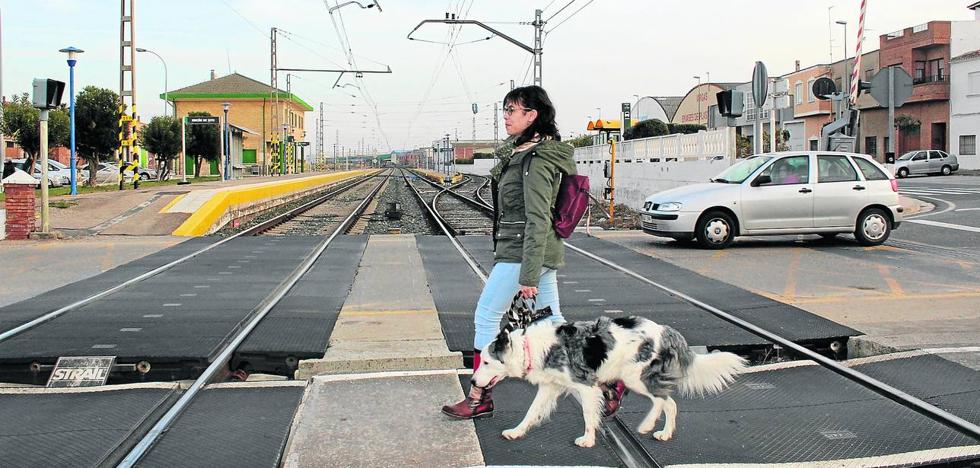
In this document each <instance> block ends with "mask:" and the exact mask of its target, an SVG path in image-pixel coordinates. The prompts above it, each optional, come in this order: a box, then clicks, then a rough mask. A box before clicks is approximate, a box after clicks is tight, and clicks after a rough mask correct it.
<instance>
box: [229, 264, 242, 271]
mask: <svg viewBox="0 0 980 468" xmlns="http://www.w3.org/2000/svg"><path fill="white" fill-rule="evenodd" d="M241 267H242V266H241V265H228V269H231V270H234V269H236V268H241Z"/></svg>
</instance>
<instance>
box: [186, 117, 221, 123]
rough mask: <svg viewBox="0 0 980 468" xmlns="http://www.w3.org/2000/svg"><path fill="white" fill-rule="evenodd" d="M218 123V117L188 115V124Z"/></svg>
mask: <svg viewBox="0 0 980 468" xmlns="http://www.w3.org/2000/svg"><path fill="white" fill-rule="evenodd" d="M216 123H218V118H217V117H201V116H188V117H187V125H204V124H216Z"/></svg>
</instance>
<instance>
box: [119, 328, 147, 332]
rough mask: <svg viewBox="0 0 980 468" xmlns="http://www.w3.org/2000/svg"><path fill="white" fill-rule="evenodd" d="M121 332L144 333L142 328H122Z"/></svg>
mask: <svg viewBox="0 0 980 468" xmlns="http://www.w3.org/2000/svg"><path fill="white" fill-rule="evenodd" d="M119 331H121V332H138V331H143V329H142V328H120V329H119Z"/></svg>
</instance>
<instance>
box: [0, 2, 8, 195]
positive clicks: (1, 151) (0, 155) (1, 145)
mask: <svg viewBox="0 0 980 468" xmlns="http://www.w3.org/2000/svg"><path fill="white" fill-rule="evenodd" d="M2 121H3V12H0V122H2ZM5 159H7V144H6V143H5V142H4V141H3V130H2V129H0V174H3V162H4V160H5ZM0 177H3V176H2V175H0Z"/></svg>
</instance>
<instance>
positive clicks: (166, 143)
mask: <svg viewBox="0 0 980 468" xmlns="http://www.w3.org/2000/svg"><path fill="white" fill-rule="evenodd" d="M139 138H140V146H142V147H144V148H146V150H147V151H149V152H151V153H154V154H156V155H157V163H158V164H157V167H159V168H160V169H161V170H160V177H161V178H163V177H164V173H165V172H169V170H170V168H171V163H172V162H173V160H174V158H176V157H177V154H179V153H180V121H179V120H177V118H176V117H165V116H157V117H154V118H153V119H152V120H150V124H149V125H147V126H146V128H144V129H143V131H142V132H141V133H140V135H139Z"/></svg>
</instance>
